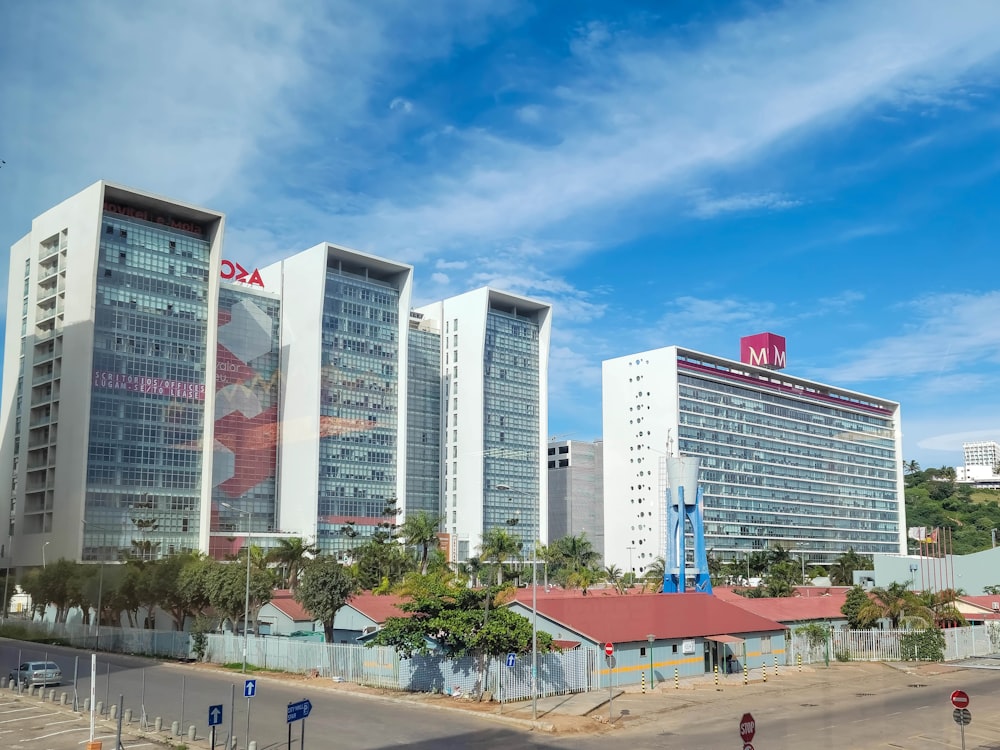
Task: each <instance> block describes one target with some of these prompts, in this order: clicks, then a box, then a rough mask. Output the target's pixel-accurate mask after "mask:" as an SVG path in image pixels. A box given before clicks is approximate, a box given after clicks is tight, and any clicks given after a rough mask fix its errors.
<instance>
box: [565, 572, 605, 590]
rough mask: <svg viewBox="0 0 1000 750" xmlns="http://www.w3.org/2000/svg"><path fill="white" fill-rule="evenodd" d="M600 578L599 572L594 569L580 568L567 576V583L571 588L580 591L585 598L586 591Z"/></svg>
mask: <svg viewBox="0 0 1000 750" xmlns="http://www.w3.org/2000/svg"><path fill="white" fill-rule="evenodd" d="M600 576H601V574H600V571H598V570H596V569H594V568H580V569H579V570H574V571H573V572H572V573H570V574H569V578H568V583H569V586H570V587H571V588H574V589H577V588H578V589H580V590H581V591H582V592H583V595H584V596H586V595H587V589H589V588H590V587H591V586H593V585H594V584H595V583H597V581H598V580H599V579H600Z"/></svg>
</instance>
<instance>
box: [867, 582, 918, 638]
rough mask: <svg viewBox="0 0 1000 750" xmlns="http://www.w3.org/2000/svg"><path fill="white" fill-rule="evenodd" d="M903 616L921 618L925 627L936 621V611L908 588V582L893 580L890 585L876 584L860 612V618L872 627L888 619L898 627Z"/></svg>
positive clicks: (893, 626) (891, 625)
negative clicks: (924, 603) (925, 604)
mask: <svg viewBox="0 0 1000 750" xmlns="http://www.w3.org/2000/svg"><path fill="white" fill-rule="evenodd" d="M903 618H920V619H921V620H922V621H924V622H925V627H926V626H927V625H931V624H933V622H934V612H933V611H932V610H931V609H929V608H928V607H926V606H924V605H923V603H921V601H920V600H919V599H918V598H917V597H916V596H915V595H914V594H913V592H912V591H910V590H908V589H907V587H906V584H904V583H897V582H895V581H893V582H892V583H890V584H889V585H888V586H885V587H881V586H876V587H875V588H873V589H871V591H869V592H868V602H867V603H866V604H865V605H864V606H863V607H862V608H861V610H860V611H859V612H858V619H859V620H860V621H861V622H863V623H865V627H871V626H872V625H874V624H875V623H876V622H877V621H878V620H881V619H886V620H888V621H889V624H890V627H892V628H898V627H899V623H900V620H902V619H903Z"/></svg>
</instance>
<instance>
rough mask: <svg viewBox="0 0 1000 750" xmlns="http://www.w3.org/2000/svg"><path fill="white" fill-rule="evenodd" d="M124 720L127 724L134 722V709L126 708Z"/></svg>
mask: <svg viewBox="0 0 1000 750" xmlns="http://www.w3.org/2000/svg"><path fill="white" fill-rule="evenodd" d="M122 721H124V722H125V726H128V725H129V724H131V723H132V709H131V708H126V709H125V711H124V713H122Z"/></svg>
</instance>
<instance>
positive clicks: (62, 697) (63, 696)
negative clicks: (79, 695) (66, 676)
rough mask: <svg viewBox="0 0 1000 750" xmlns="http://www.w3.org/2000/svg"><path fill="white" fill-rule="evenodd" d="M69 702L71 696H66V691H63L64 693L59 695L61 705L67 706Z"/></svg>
mask: <svg viewBox="0 0 1000 750" xmlns="http://www.w3.org/2000/svg"><path fill="white" fill-rule="evenodd" d="M68 702H69V696H68V695H66V691H65V690H63V692H62V693H61V694H60V695H59V705H60V706H65V705H66V704H67V703H68Z"/></svg>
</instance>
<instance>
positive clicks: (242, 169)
mask: <svg viewBox="0 0 1000 750" xmlns="http://www.w3.org/2000/svg"><path fill="white" fill-rule="evenodd" d="M0 70H2V71H3V75H2V76H0V97H2V98H0V101H3V105H4V106H3V112H4V115H3V117H2V118H0V158H2V159H4V160H5V161H6V164H5V165H3V167H2V169H0V196H2V198H3V199H2V200H0V245H3V246H5V247H6V246H9V245H10V244H11V243H13V242H14V241H15V240H16V239H18V238H19V237H21V236H22V235H23V234H25V233H26V232H27V231H28V229H29V227H30V219H31V217H33V216H35V215H37V214H38V213H40V212H41V211H43V210H44V209H45V208H47V207H49V206H51V205H53V204H55V203H57V202H58V201H60V200H62V199H63V198H65V197H68V196H69V195H71V194H72V193H74V192H76V191H77V190H79V189H81V188H83V187H84V186H86V185H88V184H90V183H91V182H93V181H95V180H97V179H101V178H104V179H108V180H111V181H115V182H120V183H124V184H127V185H132V186H136V187H140V188H143V189H147V190H151V191H155V192H159V193H162V194H164V195H168V196H171V197H174V198H178V199H181V200H186V201H190V202H193V203H198V204H202V205H205V206H208V207H211V208H213V209H217V210H221V211H224V212H225V213H226V214H227V220H228V224H227V239H226V255H227V257H230V258H236V259H239V260H241V261H242V262H244V265H247V264H248V263H253V264H257V265H263V264H265V263H268V262H271V261H274V260H276V259H278V258H280V257H283V256H285V255H288V254H290V253H292V252H295V251H298V250H301V249H304V248H306V247H310V246H312V245H314V244H316V243H317V242H320V241H324V240H326V241H331V242H336V243H338V244H344V245H347V246H350V247H355V248H358V249H361V250H365V251H368V252H373V253H376V254H379V255H384V256H386V257H390V258H394V259H398V260H403V261H407V262H410V263H413V264H414V265H415V266H416V287H415V296H416V299H415V303H417V304H422V303H424V302H428V301H431V300H434V299H440V298H442V297H444V296H447V295H450V294H454V293H458V292H461V291H465V290H467V289H470V288H474V287H478V286H482V285H484V284H490V285H493V286H496V287H499V288H503V289H507V290H510V291H513V292H517V293H523V294H528V295H531V296H535V297H538V298H541V299H545V300H547V301H550V302H552V303H553V304H554V305H555V309H556V312H555V316H554V323H553V343H552V351H551V355H552V369H551V383H552V387H551V393H550V425H549V432H550V434H552V435H556V434H561V435H570V436H572V437H574V438H577V439H592V438H596V437H599V436H600V434H601V410H600V367H601V361H602V360H603V359H607V358H610V357H616V356H620V355H624V354H628V353H631V352H636V351H641V350H644V349H650V348H655V347H658V346H666V345H670V344H679V345H682V346H687V347H691V348H694V349H698V350H701V351H705V352H709V353H713V354H719V355H723V356H731V357H734V358H737V357H738V353H739V348H738V347H739V338H740V336H742V335H746V334H750V333H756V332H759V331H764V330H770V331H774V332H777V333H780V334H782V335H784V336H786V337H787V339H788V363H789V367H788V371H789V372H791V373H793V374H796V375H801V376H805V377H809V378H814V379H817V380H820V381H823V382H828V383H833V384H837V385H841V386H846V387H850V388H855V389H857V390H860V391H862V392H866V393H871V394H874V395H877V396H882V397H886V398H891V399H895V400H898V401H900V402H901V403H902V405H903V412H902V413H903V431H904V454H905V456H906V458H908V459H916V460H919V461H920V462H921V463H922V464H923V465H940V464H949V465H958V464H961V443H962V441H963V440H973V439H991V440H1000V260H998V253H997V240H996V237H997V219H998V213H1000V212H998V208H997V198H996V197H997V195H1000V4H997V3H994V2H991V1H990V0H982V2H964V1H963V0H949V2H947V3H943V2H940V1H939V0H928V1H924V2H922V1H921V0H879V2H877V3H873V2H870V0H853V1H852V0H845V1H844V2H838V3H820V2H801V3H800V2H788V3H779V2H756V3H753V2H734V3H721V2H710V1H706V0H688V1H685V0H679V1H678V2H671V3H663V2H646V3H627V2H619V3H597V2H574V3H536V4H532V3H528V2H518V1H517V0H491V1H490V2H482V3H475V2H462V1H459V0H455V1H454V2H449V1H443V2H431V1H430V0H429V1H428V2H423V3H412V2H403V1H402V0H400V1H399V2H392V1H391V0H386V1H385V2H334V1H330V2H327V1H325V0H297V1H296V2H278V1H276V0H213V2H211V3H203V2H200V1H196V0H190V1H189V0H174V1H173V2H171V3H132V2H118V1H117V0H108V1H106V2H93V3H78V2H73V1H69V0H67V1H65V2H60V1H59V0H48V1H47V2H44V3H41V2H36V3H4V4H3V6H2V8H0ZM5 272H6V269H4V273H5Z"/></svg>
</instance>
